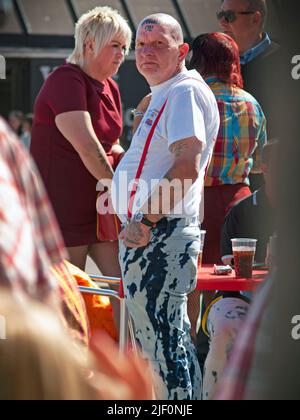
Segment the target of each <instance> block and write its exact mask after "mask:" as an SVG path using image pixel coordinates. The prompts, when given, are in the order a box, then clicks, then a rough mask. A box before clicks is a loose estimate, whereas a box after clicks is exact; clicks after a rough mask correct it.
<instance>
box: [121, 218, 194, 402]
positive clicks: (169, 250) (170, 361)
mask: <svg viewBox="0 0 300 420" xmlns="http://www.w3.org/2000/svg"><path fill="white" fill-rule="evenodd" d="M199 251H200V227H199V223H198V220H197V219H196V218H195V219H173V220H172V219H163V221H162V222H161V223H160V224H159V225H158V227H157V228H156V229H154V230H153V233H152V237H151V241H150V243H149V245H148V246H147V247H143V248H138V249H130V248H126V247H125V246H124V244H123V243H120V264H121V268H122V275H123V281H124V291H125V297H126V302H127V306H128V310H129V312H130V314H131V316H132V318H133V320H134V324H135V328H136V337H137V339H138V341H139V342H140V344H141V347H142V349H143V352H144V354H145V356H146V358H147V359H148V360H149V361H150V362H151V364H152V366H153V368H154V371H155V372H156V373H157V375H158V376H159V377H160V379H161V381H160V383H159V384H158V386H157V388H156V394H157V397H158V398H160V399H166V400H167V399H168V400H188V399H189V400H191V399H200V397H201V388H202V377H201V371H200V367H199V364H198V360H197V355H196V349H195V347H194V345H193V343H192V340H191V337H190V322H189V319H188V316H187V294H188V293H190V292H191V291H193V290H194V289H195V287H196V281H197V260H198V255H199Z"/></svg>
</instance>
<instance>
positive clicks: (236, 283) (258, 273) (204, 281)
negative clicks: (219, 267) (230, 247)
mask: <svg viewBox="0 0 300 420" xmlns="http://www.w3.org/2000/svg"><path fill="white" fill-rule="evenodd" d="M267 275H268V270H254V271H253V277H252V279H243V278H236V277H235V272H234V270H232V274H229V275H226V276H217V275H215V274H214V269H213V266H212V265H204V266H203V267H201V269H200V272H199V274H198V282H197V290H200V291H205V290H206V291H210V290H222V291H226V292H234V291H243V292H246V291H247V292H250V291H252V290H255V289H256V288H257V287H258V286H260V285H261V284H262V283H263V282H264V280H265V279H266V277H267Z"/></svg>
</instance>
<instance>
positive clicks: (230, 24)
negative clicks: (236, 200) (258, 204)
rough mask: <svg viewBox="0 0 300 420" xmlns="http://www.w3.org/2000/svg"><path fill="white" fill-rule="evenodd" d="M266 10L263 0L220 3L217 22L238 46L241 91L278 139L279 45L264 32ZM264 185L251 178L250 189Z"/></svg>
mask: <svg viewBox="0 0 300 420" xmlns="http://www.w3.org/2000/svg"><path fill="white" fill-rule="evenodd" d="M267 16H268V9H267V3H266V0H222V5H221V10H220V11H218V12H217V19H218V21H219V24H220V27H221V29H222V31H223V32H225V33H226V34H227V35H229V36H231V37H232V38H233V39H234V40H235V41H236V43H237V45H238V47H239V52H240V61H241V71H242V76H243V80H244V89H245V90H246V91H247V92H249V93H251V95H253V96H254V97H255V98H256V99H257V101H258V102H259V103H260V105H261V107H262V109H263V111H264V114H265V116H266V119H267V122H268V137H270V138H274V137H278V135H279V134H278V131H279V130H280V120H281V118H280V107H279V106H278V105H277V104H274V101H273V100H272V98H273V93H274V89H276V86H278V83H280V81H279V80H278V78H279V76H278V72H276V71H274V69H277V68H278V64H279V63H280V60H279V53H280V46H279V45H278V44H277V43H276V42H274V41H273V40H271V39H270V36H269V35H268V33H266V32H264V27H265V24H266V21H267ZM262 183H263V178H262V177H261V176H260V175H251V190H252V191H255V190H256V189H258V188H259V187H260V186H261V184H262Z"/></svg>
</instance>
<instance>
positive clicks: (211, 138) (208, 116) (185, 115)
mask: <svg viewBox="0 0 300 420" xmlns="http://www.w3.org/2000/svg"><path fill="white" fill-rule="evenodd" d="M195 79H196V80H195ZM179 82H180V83H179ZM151 91H152V99H151V102H150V104H149V107H148V110H147V112H146V114H145V115H144V118H143V120H142V121H141V123H140V125H139V127H138V129H137V131H136V133H135V135H134V137H133V139H132V143H131V146H130V148H129V150H128V151H127V153H126V154H125V156H124V158H123V159H122V161H121V163H120V164H119V166H118V168H117V170H116V173H115V175H114V178H113V184H112V202H113V207H114V209H115V211H116V213H117V214H118V216H119V217H120V219H121V220H122V221H123V222H124V221H126V219H127V212H128V202H129V196H130V192H131V190H132V184H133V181H134V179H135V176H136V172H137V168H138V165H139V162H140V160H141V156H142V152H143V149H144V145H145V142H146V139H147V137H148V134H149V131H150V129H151V126H152V125H153V123H154V121H155V119H156V117H157V115H158V113H159V111H160V109H161V108H162V106H163V104H164V102H165V100H166V99H167V98H168V101H167V104H166V107H165V110H164V112H163V114H162V116H161V118H160V120H159V123H158V125H157V127H156V129H155V132H154V135H153V138H152V141H151V144H150V148H149V151H148V154H147V158H146V161H145V164H144V168H143V172H142V175H141V179H140V183H139V189H138V192H137V194H136V196H135V200H134V205H133V211H132V213H133V214H135V213H136V212H137V211H139V209H140V208H141V207H142V206H143V204H144V203H145V202H146V200H147V199H148V198H149V197H150V196H151V194H152V192H153V190H154V189H155V187H156V186H157V184H158V183H159V182H160V181H161V180H162V179H163V178H164V176H165V175H166V173H167V172H168V171H169V169H170V168H171V167H172V165H173V163H174V160H175V158H174V155H173V154H172V153H171V152H170V150H169V148H170V146H171V145H172V144H174V143H176V142H177V141H180V140H183V139H186V138H188V137H194V136H195V137H196V138H197V139H199V141H200V142H201V143H202V153H201V164H200V172H199V176H198V179H197V180H196V182H194V184H193V185H192V186H191V187H190V188H189V189H188V191H187V193H186V195H185V196H184V198H183V200H181V201H180V202H179V203H178V204H177V205H176V207H175V209H173V210H171V211H170V212H168V213H167V214H168V217H183V218H187V217H200V218H201V217H202V215H201V214H200V204H201V200H202V198H203V186H204V174H205V170H206V167H207V165H208V164H209V160H210V158H211V155H212V152H213V147H214V144H215V140H216V138H217V134H218V130H219V124H220V118H219V111H218V106H217V103H216V99H215V97H214V94H213V92H212V91H211V89H210V88H209V87H208V85H207V84H206V83H205V82H204V80H203V79H202V77H201V76H200V75H199V73H198V72H197V71H196V70H192V71H188V70H184V71H183V72H181V73H180V74H178V75H177V76H175V77H174V78H172V79H170V80H168V81H167V82H164V83H162V84H161V85H158V86H153V87H151Z"/></svg>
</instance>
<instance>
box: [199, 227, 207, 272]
mask: <svg viewBox="0 0 300 420" xmlns="http://www.w3.org/2000/svg"><path fill="white" fill-rule="evenodd" d="M205 234H206V230H201V231H200V241H201V242H200V254H199V259H198V269H200V268H201V266H202V255H203V248H204V241H205Z"/></svg>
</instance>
